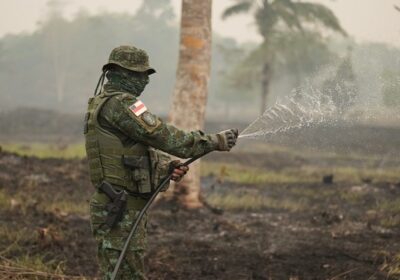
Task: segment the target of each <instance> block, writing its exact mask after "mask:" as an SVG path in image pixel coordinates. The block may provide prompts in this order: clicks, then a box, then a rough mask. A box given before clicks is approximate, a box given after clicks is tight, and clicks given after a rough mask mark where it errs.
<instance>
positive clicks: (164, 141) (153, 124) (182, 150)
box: [101, 95, 218, 158]
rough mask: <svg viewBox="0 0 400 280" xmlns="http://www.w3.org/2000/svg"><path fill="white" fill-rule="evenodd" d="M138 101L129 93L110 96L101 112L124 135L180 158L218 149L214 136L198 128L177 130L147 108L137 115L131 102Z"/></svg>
mask: <svg viewBox="0 0 400 280" xmlns="http://www.w3.org/2000/svg"><path fill="white" fill-rule="evenodd" d="M137 101H138V100H137V99H136V98H135V97H133V96H130V95H117V96H113V97H111V98H110V99H109V100H108V101H107V102H106V104H104V106H103V108H102V110H101V115H102V117H103V118H104V119H105V120H106V121H107V122H108V123H109V125H111V126H112V127H114V128H116V129H117V130H118V131H119V132H121V133H122V134H124V135H126V136H127V137H129V138H131V139H133V140H135V141H137V142H140V143H142V144H144V145H148V146H151V147H154V148H156V149H159V150H162V151H164V152H166V153H168V154H171V155H174V156H177V157H180V158H189V157H194V156H197V155H201V154H204V153H207V152H210V151H213V150H216V149H217V146H218V143H216V141H215V140H213V137H212V136H211V135H207V134H204V133H203V132H202V131H200V130H198V131H190V132H186V131H183V130H180V129H178V128H176V127H174V126H172V125H169V124H166V123H165V122H163V121H162V120H161V119H160V118H158V117H157V116H155V115H154V114H152V113H150V112H148V111H146V112H144V113H142V114H140V115H139V116H136V114H135V113H134V112H133V109H132V108H133V107H132V105H133V104H134V103H135V102H137Z"/></svg>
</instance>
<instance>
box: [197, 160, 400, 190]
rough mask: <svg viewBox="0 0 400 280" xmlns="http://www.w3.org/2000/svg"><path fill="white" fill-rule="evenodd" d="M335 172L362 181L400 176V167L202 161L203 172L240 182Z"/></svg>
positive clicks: (315, 178) (314, 178)
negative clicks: (272, 165) (273, 165)
mask: <svg viewBox="0 0 400 280" xmlns="http://www.w3.org/2000/svg"><path fill="white" fill-rule="evenodd" d="M326 174H334V176H335V177H334V181H335V182H348V183H354V184H359V183H362V180H363V178H371V179H373V180H374V181H397V180H400V168H388V169H382V170H377V169H372V168H363V169H359V168H355V167H332V168H327V167H318V166H302V167H300V168H283V169H281V170H269V169H260V168H255V167H247V166H240V165H237V164H232V163H214V162H207V163H206V164H203V165H202V175H203V176H217V177H218V178H219V180H226V181H228V182H234V183H240V184H258V185H262V186H265V184H293V183H298V184H302V183H320V182H321V180H322V176H323V175H326Z"/></svg>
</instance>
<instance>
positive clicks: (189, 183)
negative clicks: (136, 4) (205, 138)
mask: <svg viewBox="0 0 400 280" xmlns="http://www.w3.org/2000/svg"><path fill="white" fill-rule="evenodd" d="M211 4H212V1H211V0H202V1H198V0H183V1H182V18H181V35H180V46H179V62H178V69H177V77H176V84H175V90H174V95H173V101H172V108H171V113H170V120H171V122H172V123H173V124H175V125H176V126H177V127H179V128H182V129H186V130H193V129H202V128H203V126H204V116H205V108H206V103H207V90H208V81H209V76H210V63H211ZM175 194H176V198H177V199H178V201H179V202H180V203H181V204H182V205H184V206H185V207H188V208H195V207H199V206H201V202H200V200H199V195H200V164H199V162H197V163H195V164H193V165H192V166H191V171H190V172H189V173H188V175H186V176H185V177H184V179H183V180H182V181H181V182H179V183H178V184H176V186H175Z"/></svg>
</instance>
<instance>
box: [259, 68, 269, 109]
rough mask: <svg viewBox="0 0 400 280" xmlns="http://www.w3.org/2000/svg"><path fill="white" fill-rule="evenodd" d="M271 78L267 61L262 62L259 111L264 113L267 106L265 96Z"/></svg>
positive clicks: (266, 95) (267, 92)
mask: <svg viewBox="0 0 400 280" xmlns="http://www.w3.org/2000/svg"><path fill="white" fill-rule="evenodd" d="M270 79H271V68H270V66H269V64H268V63H265V64H264V67H263V70H262V80H261V83H262V84H261V108H260V113H261V114H262V113H264V111H265V109H266V107H267V97H268V94H269V84H270Z"/></svg>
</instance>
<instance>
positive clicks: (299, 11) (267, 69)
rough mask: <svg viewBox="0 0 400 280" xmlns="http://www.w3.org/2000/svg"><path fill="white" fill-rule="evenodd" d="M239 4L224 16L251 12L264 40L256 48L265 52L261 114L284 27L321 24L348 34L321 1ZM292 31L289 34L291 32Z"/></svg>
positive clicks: (248, 0)
mask: <svg viewBox="0 0 400 280" xmlns="http://www.w3.org/2000/svg"><path fill="white" fill-rule="evenodd" d="M233 1H235V2H236V3H235V4H233V5H232V6H230V7H228V8H227V9H226V10H225V11H224V13H223V15H222V18H224V19H225V18H228V17H230V16H233V15H236V14H239V13H248V12H252V13H253V14H254V18H255V22H256V25H257V28H258V32H259V33H260V35H261V36H262V37H263V40H264V42H263V43H262V44H261V46H260V47H259V48H258V49H257V50H256V51H255V52H257V53H258V54H259V53H262V54H263V57H262V58H263V59H262V61H259V62H261V63H262V67H261V69H260V70H261V71H260V72H261V77H262V78H261V113H262V112H263V111H264V110H265V107H266V99H267V96H268V92H269V85H270V80H271V76H272V72H273V71H272V70H273V69H272V62H273V60H274V57H275V55H273V53H274V52H275V51H279V49H278V47H276V46H279V45H280V44H281V43H280V42H277V40H276V39H277V38H278V41H279V40H280V39H279V38H281V37H279V36H276V35H278V34H280V33H282V32H283V31H285V30H290V31H292V32H293V31H294V32H300V33H302V32H305V31H306V30H313V29H317V28H320V27H323V28H326V29H328V30H332V31H335V32H338V33H341V34H343V35H345V34H346V33H345V31H344V30H343V28H342V27H341V25H340V23H339V21H338V19H337V18H336V16H335V15H334V14H333V12H332V11H331V10H330V9H329V8H327V7H325V6H324V5H321V4H316V3H309V2H298V1H294V0H233ZM289 34H290V33H289Z"/></svg>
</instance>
